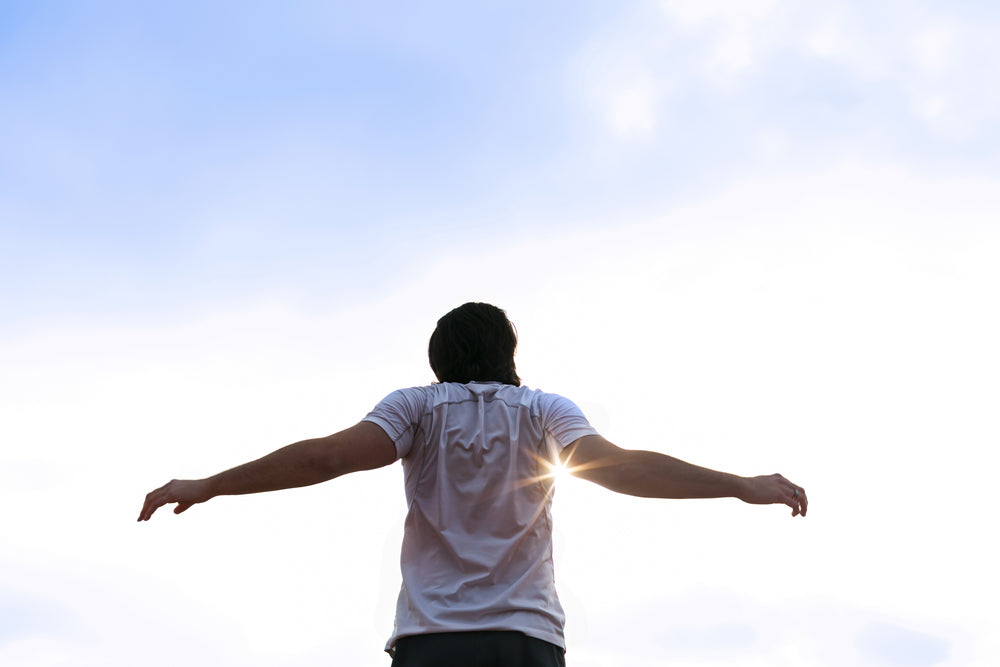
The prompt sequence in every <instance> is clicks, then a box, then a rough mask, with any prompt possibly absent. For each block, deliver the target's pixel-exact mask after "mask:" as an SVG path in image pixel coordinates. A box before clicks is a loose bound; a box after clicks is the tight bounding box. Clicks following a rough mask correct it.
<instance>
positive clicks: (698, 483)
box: [561, 435, 809, 516]
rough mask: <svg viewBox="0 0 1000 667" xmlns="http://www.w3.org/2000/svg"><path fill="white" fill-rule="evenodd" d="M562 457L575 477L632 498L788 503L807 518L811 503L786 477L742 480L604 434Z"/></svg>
mask: <svg viewBox="0 0 1000 667" xmlns="http://www.w3.org/2000/svg"><path fill="white" fill-rule="evenodd" d="M561 458H562V461H563V463H564V464H565V465H566V469H567V470H569V472H570V473H572V474H573V475H575V476H577V477H580V478H582V479H586V480H588V481H590V482H594V483H595V484H600V485H601V486H603V487H605V488H607V489H611V490H612V491H616V492H618V493H624V494H626V495H630V496H642V497H644V498H739V499H740V500H742V501H743V502H746V503H751V504H754V505H768V504H773V503H784V504H785V505H788V506H789V507H791V508H792V516H798V515H800V514H801V515H802V516H805V515H806V510H807V508H808V505H809V501H808V500H807V499H806V492H805V489H803V488H802V487H800V486H796V485H795V484H792V483H791V482H789V481H788V480H787V479H785V478H784V477H782V476H781V475H762V476H760V477H738V476H736V475H731V474H729V473H725V472H719V471H716V470H710V469H708V468H702V467H700V466H696V465H692V464H690V463H685V462H684V461H681V460H680V459H675V458H673V457H672V456H667V455H666V454H660V453H658V452H646V451H640V450H633V449H622V448H621V447H618V446H616V445H614V444H612V443H611V442H609V441H607V440H605V439H604V438H603V437H601V436H599V435H588V436H584V437H582V438H580V439H579V440H577V441H576V442H574V443H573V444H571V445H570V446H569V447H567V448H566V449H564V450H563V452H562V455H561Z"/></svg>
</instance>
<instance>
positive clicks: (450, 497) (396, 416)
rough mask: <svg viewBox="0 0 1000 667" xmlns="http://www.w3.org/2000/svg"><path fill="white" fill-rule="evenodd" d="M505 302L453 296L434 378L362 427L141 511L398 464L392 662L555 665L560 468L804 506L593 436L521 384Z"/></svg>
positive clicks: (755, 481) (777, 482)
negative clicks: (401, 519)
mask: <svg viewBox="0 0 1000 667" xmlns="http://www.w3.org/2000/svg"><path fill="white" fill-rule="evenodd" d="M516 345H517V335H516V333H515V330H514V327H513V325H512V324H511V323H510V321H509V320H508V319H507V316H506V314H505V313H504V311H502V310H500V309H499V308H497V307H495V306H491V305H489V304H485V303H467V304H464V305H462V306H460V307H458V308H456V309H454V310H452V311H451V312H449V313H448V314H446V315H445V316H444V317H442V318H441V319H440V320H438V323H437V328H436V329H435V330H434V333H433V334H432V335H431V339H430V345H429V349H428V356H429V357H430V364H431V368H432V370H433V371H434V374H435V375H436V376H437V379H438V381H439V382H437V383H434V384H431V385H428V386H424V387H413V388H409V389H400V390H398V391H394V392H392V393H391V394H389V395H388V396H386V397H385V398H384V399H383V400H382V401H381V402H380V403H379V404H378V405H377V406H375V408H374V409H373V410H372V411H371V412H370V413H369V414H368V415H367V416H366V417H365V418H364V419H363V420H362V421H361V422H359V423H358V424H356V425H355V426H352V427H350V428H348V429H345V430H343V431H340V432H339V433H334V434H333V435H330V436H327V437H325V438H316V439H312V440H303V441H301V442H297V443H295V444H292V445H288V446H287V447H284V448H282V449H279V450H277V451H275V452H273V453H271V454H268V455H267V456H265V457H263V458H261V459H258V460H256V461H251V462H250V463H246V464H244V465H241V466H238V467H236V468H233V469H231V470H227V471H225V472H222V473H219V474H218V475H215V476H213V477H208V478H206V479H200V480H173V481H171V482H169V483H168V484H166V485H165V486H163V487H161V488H159V489H157V490H155V491H153V492H151V493H150V494H149V495H147V496H146V501H145V503H144V505H143V507H142V512H141V513H140V514H139V520H140V521H146V520H148V519H149V518H150V517H151V516H152V515H153V512H155V511H156V509H157V508H159V507H161V506H163V505H166V504H168V503H177V507H176V508H175V509H174V512H175V513H177V514H179V513H181V512H183V511H185V510H187V509H188V508H190V507H191V506H192V505H194V504H196V503H201V502H205V501H206V500H209V499H211V498H214V497H215V496H220V495H235V494H244V493H259V492H262V491H276V490H278V489H287V488H292V487H299V486H307V485H310V484H317V483H319V482H325V481H327V480H330V479H333V478H335V477H339V476H341V475H345V474H347V473H351V472H357V471H360V470H371V469H374V468H379V467H382V466H386V465H389V464H391V463H393V462H394V461H396V460H397V459H399V460H401V461H402V465H403V474H404V485H405V493H406V501H407V507H408V510H407V515H406V523H405V528H404V533H403V548H402V557H401V569H402V575H403V585H402V589H401V590H400V594H399V601H398V604H397V607H396V623H395V629H394V631H393V634H392V636H391V637H390V639H389V641H388V643H387V645H386V650H387V651H388V652H389V653H390V655H392V656H393V661H392V665H393V667H451V666H455V667H549V666H554V665H565V661H564V656H563V654H564V652H565V642H564V639H563V620H564V617H563V610H562V607H561V606H560V604H559V598H558V597H557V596H556V591H555V584H554V574H553V565H552V515H551V512H550V509H551V495H552V487H553V483H554V478H553V470H554V469H555V466H556V465H558V464H564V465H566V467H567V469H568V470H569V471H570V472H571V473H572V474H574V475H576V476H577V477H581V478H583V479H586V480H589V481H592V482H595V483H597V484H600V485H601V486H604V487H606V488H608V489H611V490H612V491H616V492H618V493H624V494H629V495H633V496H644V497H651V498H720V497H735V498H739V499H740V500H743V501H744V502H747V503H754V504H771V503H784V504H785V505H788V506H789V507H791V508H792V516H797V515H800V514H801V515H802V516H805V514H806V509H807V500H806V494H805V491H804V490H803V489H802V488H801V487H799V486H796V485H795V484H792V483H791V482H789V481H788V480H787V479H785V478H784V477H782V476H781V475H765V476H760V477H749V478H748V477H738V476H735V475H731V474H728V473H723V472H717V471H714V470H708V469H706V468H701V467H698V466H695V465H691V464H689V463H685V462H683V461H680V460H678V459H675V458H672V457H670V456H666V455H664V454H659V453H656V452H648V451H637V450H628V449H621V448H619V447H617V446H615V445H613V444H612V443H610V442H608V441H607V440H605V439H604V438H603V437H601V436H600V435H599V434H598V433H597V431H595V430H594V429H593V428H592V427H591V426H590V424H589V423H588V422H587V420H586V418H585V417H584V416H583V413H582V412H581V411H580V410H579V408H577V407H576V405H574V404H573V403H572V402H571V401H569V400H568V399H566V398H563V397H562V396H558V395H556V394H548V393H545V392H542V391H538V390H533V389H528V388H527V387H522V386H521V381H520V378H518V376H517V373H516V370H515V366H514V350H515V347H516Z"/></svg>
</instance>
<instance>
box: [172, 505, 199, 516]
mask: <svg viewBox="0 0 1000 667" xmlns="http://www.w3.org/2000/svg"><path fill="white" fill-rule="evenodd" d="M191 505H194V503H177V507H175V508H174V514H180V513H181V512H183V511H184V510H186V509H187V508H189V507H191Z"/></svg>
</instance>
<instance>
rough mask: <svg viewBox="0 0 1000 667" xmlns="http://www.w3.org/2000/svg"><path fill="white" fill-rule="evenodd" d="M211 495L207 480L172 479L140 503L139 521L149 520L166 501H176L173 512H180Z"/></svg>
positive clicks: (207, 498)
mask: <svg viewBox="0 0 1000 667" xmlns="http://www.w3.org/2000/svg"><path fill="white" fill-rule="evenodd" d="M211 497H212V494H211V492H210V491H209V489H208V480H204V479H174V480H171V481H169V482H167V483H166V484H164V485H163V486H161V487H160V488H158V489H157V490H156V491H152V492H150V493H149V494H148V495H147V496H146V502H144V503H143V504H142V511H141V512H139V519H138V520H139V521H149V517H151V516H153V512H155V511H156V510H157V509H159V508H160V507H163V506H164V505H166V504H167V503H177V507H175V508H174V514H180V513H181V512H183V511H184V510H186V509H188V508H189V507H191V506H192V505H194V504H196V503H203V502H205V501H206V500H209V499H210V498H211Z"/></svg>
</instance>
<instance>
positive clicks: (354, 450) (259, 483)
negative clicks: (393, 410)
mask: <svg viewBox="0 0 1000 667" xmlns="http://www.w3.org/2000/svg"><path fill="white" fill-rule="evenodd" d="M395 460H396V447H395V445H393V443H392V440H391V439H390V438H389V436H388V435H386V433H385V431H383V430H382V429H381V428H380V427H379V426H377V425H376V424H372V423H371V422H360V423H358V424H355V425H354V426H352V427H350V428H348V429H344V430H343V431H340V432H338V433H334V434H333V435H329V436H327V437H325V438H313V439H311V440H302V441H301V442H296V443H295V444H292V445H288V446H287V447H282V448H281V449H279V450H277V451H274V452H271V453H270V454H268V455H267V456H264V457H262V458H259V459H257V460H256V461H250V462H249V463H244V464H243V465H241V466H237V467H235V468H232V469H230V470H226V471H225V472H220V473H219V474H217V475H213V476H212V477H206V478H205V479H175V480H172V481H170V482H168V483H167V484H165V485H164V486H161V487H160V488H158V489H156V490H155V491H153V492H151V493H150V494H149V495H147V496H146V502H145V503H143V506H142V511H141V512H140V513H139V519H138V520H139V521H148V520H149V518H150V517H151V516H153V512H155V511H156V510H157V509H159V508H160V507H162V506H163V505H166V504H169V503H177V507H175V508H174V514H180V513H181V512H183V511H185V510H187V509H188V508H189V507H191V506H192V505H194V504H196V503H203V502H205V501H207V500H211V499H212V498H214V497H216V496H231V495H240V494H245V493H261V492H264V491H277V490H279V489H291V488H295V487H299V486H309V485H311V484H319V483H320V482H325V481H327V480H331V479H333V478H335V477H340V476H341V475H346V474H348V473H352V472H357V471H360V470H372V469H374V468H381V467H382V466H387V465H389V464H390V463H392V462H393V461H395Z"/></svg>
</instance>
